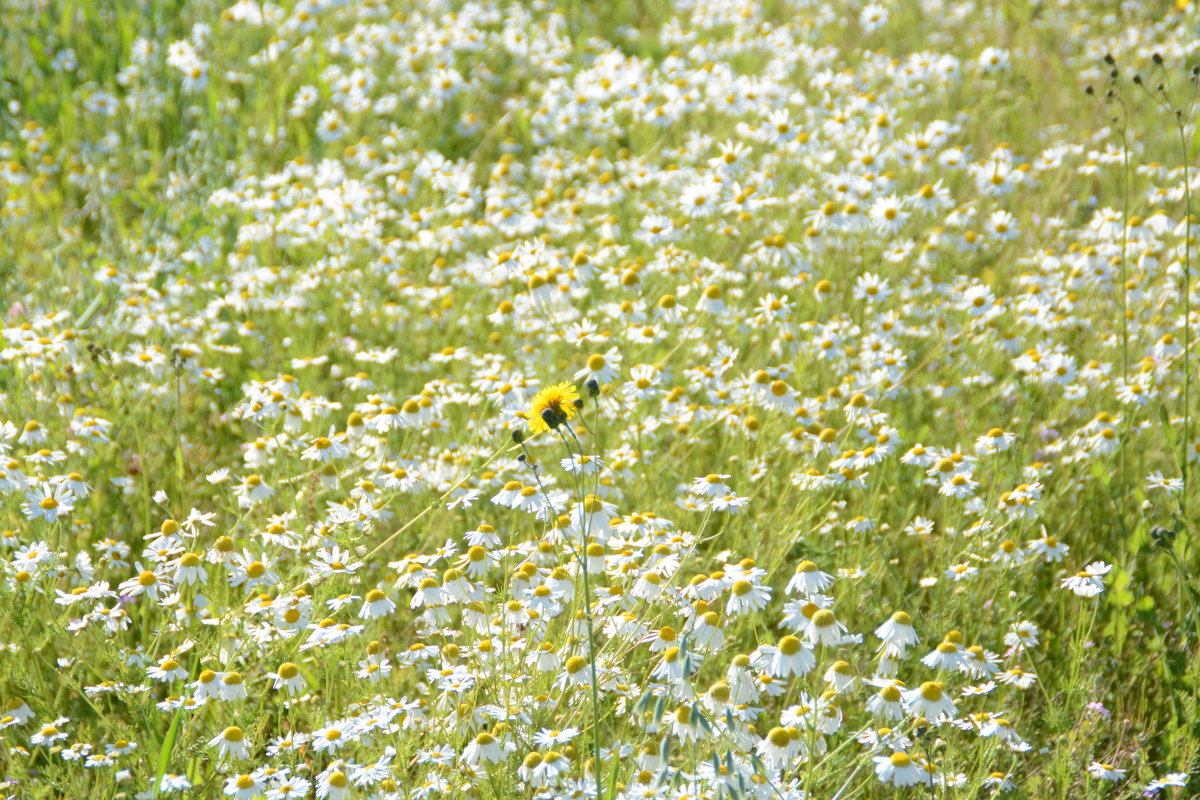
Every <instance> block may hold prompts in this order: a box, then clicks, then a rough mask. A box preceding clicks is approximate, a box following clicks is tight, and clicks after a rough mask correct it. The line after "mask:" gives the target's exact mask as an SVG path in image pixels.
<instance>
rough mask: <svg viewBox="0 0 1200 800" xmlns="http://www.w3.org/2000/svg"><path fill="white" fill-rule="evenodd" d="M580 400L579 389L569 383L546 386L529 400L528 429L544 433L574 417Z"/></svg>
mask: <svg viewBox="0 0 1200 800" xmlns="http://www.w3.org/2000/svg"><path fill="white" fill-rule="evenodd" d="M581 402H582V401H581V398H580V397H579V391H578V390H577V389H576V388H575V387H574V386H573V385H571V384H569V383H556V384H554V385H552V386H547V387H546V388H545V389H542V390H541V391H540V392H538V393H537V394H535V395H534V396H533V400H531V401H530V402H529V411H528V412H527V416H528V419H529V430H530V431H531V432H532V433H546V432H547V431H550V430H552V429H554V428H557V427H558V426H559V425H561V424H562V423H564V422H566V421H568V420H571V419H574V418H575V411H576V410H577V409H578V408H579V404H580V403H581Z"/></svg>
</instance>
